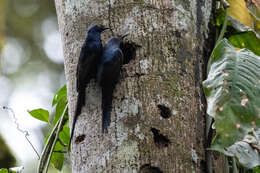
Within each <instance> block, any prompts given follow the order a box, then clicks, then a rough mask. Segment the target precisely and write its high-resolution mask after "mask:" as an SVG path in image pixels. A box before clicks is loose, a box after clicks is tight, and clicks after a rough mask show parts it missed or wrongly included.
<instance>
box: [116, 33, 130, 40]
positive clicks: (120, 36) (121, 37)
mask: <svg viewBox="0 0 260 173" xmlns="http://www.w3.org/2000/svg"><path fill="white" fill-rule="evenodd" d="M126 36H128V34H123V35H114V38H115V39H118V40H120V41H123V39H124V38H125V37H126Z"/></svg>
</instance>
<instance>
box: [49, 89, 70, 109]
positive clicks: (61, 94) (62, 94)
mask: <svg viewBox="0 0 260 173" xmlns="http://www.w3.org/2000/svg"><path fill="white" fill-rule="evenodd" d="M63 97H67V87H66V85H64V86H63V87H62V88H60V89H59V90H58V91H57V93H56V94H55V95H54V97H53V100H52V106H54V105H56V104H57V103H58V102H59V100H60V99H61V98H63Z"/></svg>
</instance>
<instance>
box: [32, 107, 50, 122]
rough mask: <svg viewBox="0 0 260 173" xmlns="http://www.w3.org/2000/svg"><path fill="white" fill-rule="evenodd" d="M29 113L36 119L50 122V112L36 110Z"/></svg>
mask: <svg viewBox="0 0 260 173" xmlns="http://www.w3.org/2000/svg"><path fill="white" fill-rule="evenodd" d="M28 113H29V114H30V115H31V116H33V117H34V118H36V119H38V120H41V121H45V122H48V121H49V116H50V114H49V112H48V111H47V110H45V109H41V108H40V109H34V110H31V111H28Z"/></svg>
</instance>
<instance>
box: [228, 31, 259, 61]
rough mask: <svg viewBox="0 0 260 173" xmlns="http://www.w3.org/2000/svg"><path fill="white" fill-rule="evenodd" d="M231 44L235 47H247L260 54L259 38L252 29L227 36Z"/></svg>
mask: <svg viewBox="0 0 260 173" xmlns="http://www.w3.org/2000/svg"><path fill="white" fill-rule="evenodd" d="M228 40H229V41H230V42H231V43H232V45H233V46H235V47H237V48H241V49H242V48H247V49H249V50H251V51H252V52H254V53H255V54H256V55H258V56H260V39H259V38H257V37H256V35H255V33H254V32H253V31H248V32H242V33H239V34H234V35H232V36H230V37H229V38H228Z"/></svg>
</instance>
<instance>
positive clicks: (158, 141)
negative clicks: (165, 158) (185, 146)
mask: <svg viewBox="0 0 260 173" xmlns="http://www.w3.org/2000/svg"><path fill="white" fill-rule="evenodd" d="M151 131H152V133H153V140H154V143H155V145H156V146H157V147H158V148H164V147H168V146H169V144H170V140H169V139H168V137H167V136H164V135H162V134H161V133H160V130H158V129H156V128H151Z"/></svg>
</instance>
